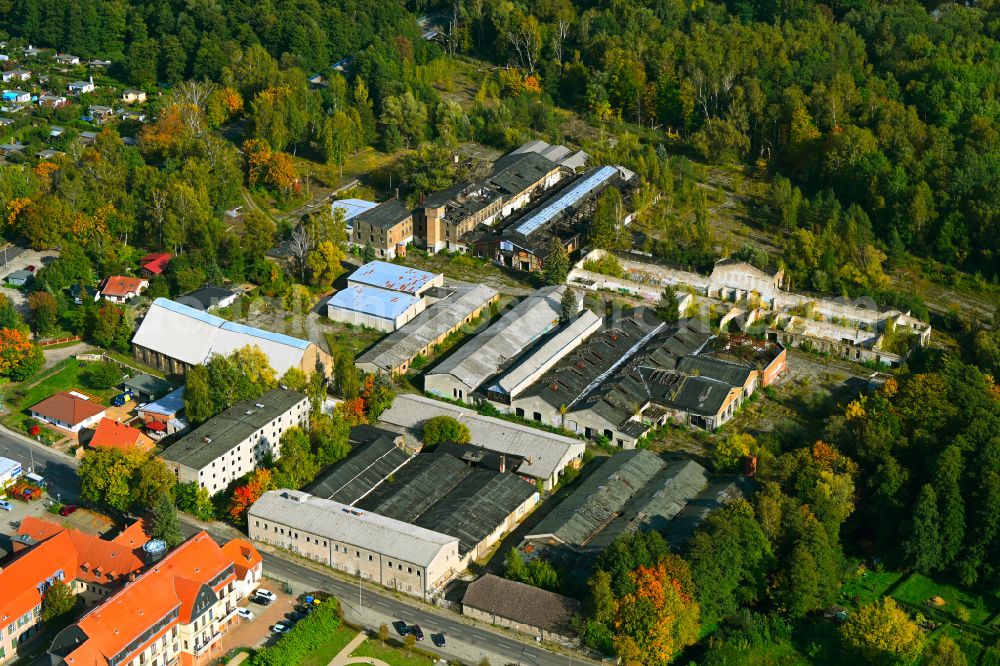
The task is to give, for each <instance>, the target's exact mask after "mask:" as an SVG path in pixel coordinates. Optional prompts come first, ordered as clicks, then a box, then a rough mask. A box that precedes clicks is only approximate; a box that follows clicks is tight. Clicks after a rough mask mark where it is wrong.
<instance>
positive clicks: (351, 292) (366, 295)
mask: <svg viewBox="0 0 1000 666" xmlns="http://www.w3.org/2000/svg"><path fill="white" fill-rule="evenodd" d="M419 301H420V298H418V297H417V296H413V295H412V294H407V293H403V292H398V291H389V290H387V289H376V288H375V287H369V286H366V285H363V284H355V285H349V286H348V287H347V288H345V289H341V290H340V291H338V292H337V293H336V294H334V295H333V297H332V298H331V299H330V300H329V301H327V304H328V305H329V307H332V308H340V309H342V310H350V311H351V312H361V313H364V314H367V315H371V316H373V317H379V318H383V319H395V318H396V317H398V316H400V315H401V314H403V313H404V312H406V311H407V310H409V309H410V308H412V307H413V306H414V305H416V304H417V303H418V302H419Z"/></svg>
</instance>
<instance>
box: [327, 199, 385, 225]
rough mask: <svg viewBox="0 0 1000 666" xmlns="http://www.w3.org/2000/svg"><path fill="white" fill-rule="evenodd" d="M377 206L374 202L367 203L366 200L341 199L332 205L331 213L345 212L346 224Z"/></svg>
mask: <svg viewBox="0 0 1000 666" xmlns="http://www.w3.org/2000/svg"><path fill="white" fill-rule="evenodd" d="M377 205H378V204H377V203H375V202H374V201H365V200H364V199H340V200H338V201H334V202H333V203H332V204H330V212H331V213H334V214H336V212H337V211H338V210H342V211H344V221H345V222H346V221H348V220H350V219H351V218H354V217H357V216H358V215H360V214H361V213H363V212H365V211H366V210H371V209H372V208H374V207H375V206H377Z"/></svg>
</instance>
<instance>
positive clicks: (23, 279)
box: [0, 146, 33, 287]
mask: <svg viewBox="0 0 1000 666" xmlns="http://www.w3.org/2000/svg"><path fill="white" fill-rule="evenodd" d="M0 150H3V146H0ZM32 275H33V273H32V272H31V271H27V270H25V269H23V268H21V269H19V270H16V271H13V272H12V273H10V274H9V275H7V277H5V278H4V280H5V281H6V282H7V284H9V285H10V286H12V287H23V286H24V285H25V284H27V283H28V280H30V279H31V276H32Z"/></svg>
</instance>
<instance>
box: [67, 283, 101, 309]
mask: <svg viewBox="0 0 1000 666" xmlns="http://www.w3.org/2000/svg"><path fill="white" fill-rule="evenodd" d="M69 297H70V298H72V299H73V302H74V303H76V304H77V305H83V301H84V299H86V300H88V301H94V302H96V301H98V300H100V298H101V292H100V291H98V289H97V287H91V286H90V285H79V284H71V285H70V286H69Z"/></svg>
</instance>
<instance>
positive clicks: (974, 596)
mask: <svg viewBox="0 0 1000 666" xmlns="http://www.w3.org/2000/svg"><path fill="white" fill-rule="evenodd" d="M892 596H893V597H895V598H896V599H899V600H900V601H904V602H906V603H909V604H913V605H914V606H918V607H923V606H924V605H925V602H926V601H927V600H928V599H930V598H931V597H935V596H937V597H941V598H942V599H944V600H945V602H946V603H945V605H944V606H940V607H936V610H938V611H940V612H943V613H947V614H948V615H949V616H951V617H952V618H953V619H957V618H955V615H954V613H955V609H956V608H957V607H959V606H963V607H965V608H966V609H967V610H968V611H969V621H970V622H972V623H973V624H979V625H985V623H986V620H988V619H989V618H990V617H992V616H993V614H994V613H996V612H998V611H1000V599H998V598H997V597H996V595H992V594H987V593H980V592H978V591H976V590H968V589H962V588H959V587H957V586H953V585H949V584H947V583H943V582H937V581H934V580H931V579H930V578H927V577H926V576H921V575H920V574H913V575H912V576H910V578H909V580H907V581H906V582H905V583H903V584H902V585H900V586H899V587H898V588H896V590H895V591H894V592H893V593H892ZM932 608H935V607H932Z"/></svg>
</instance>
